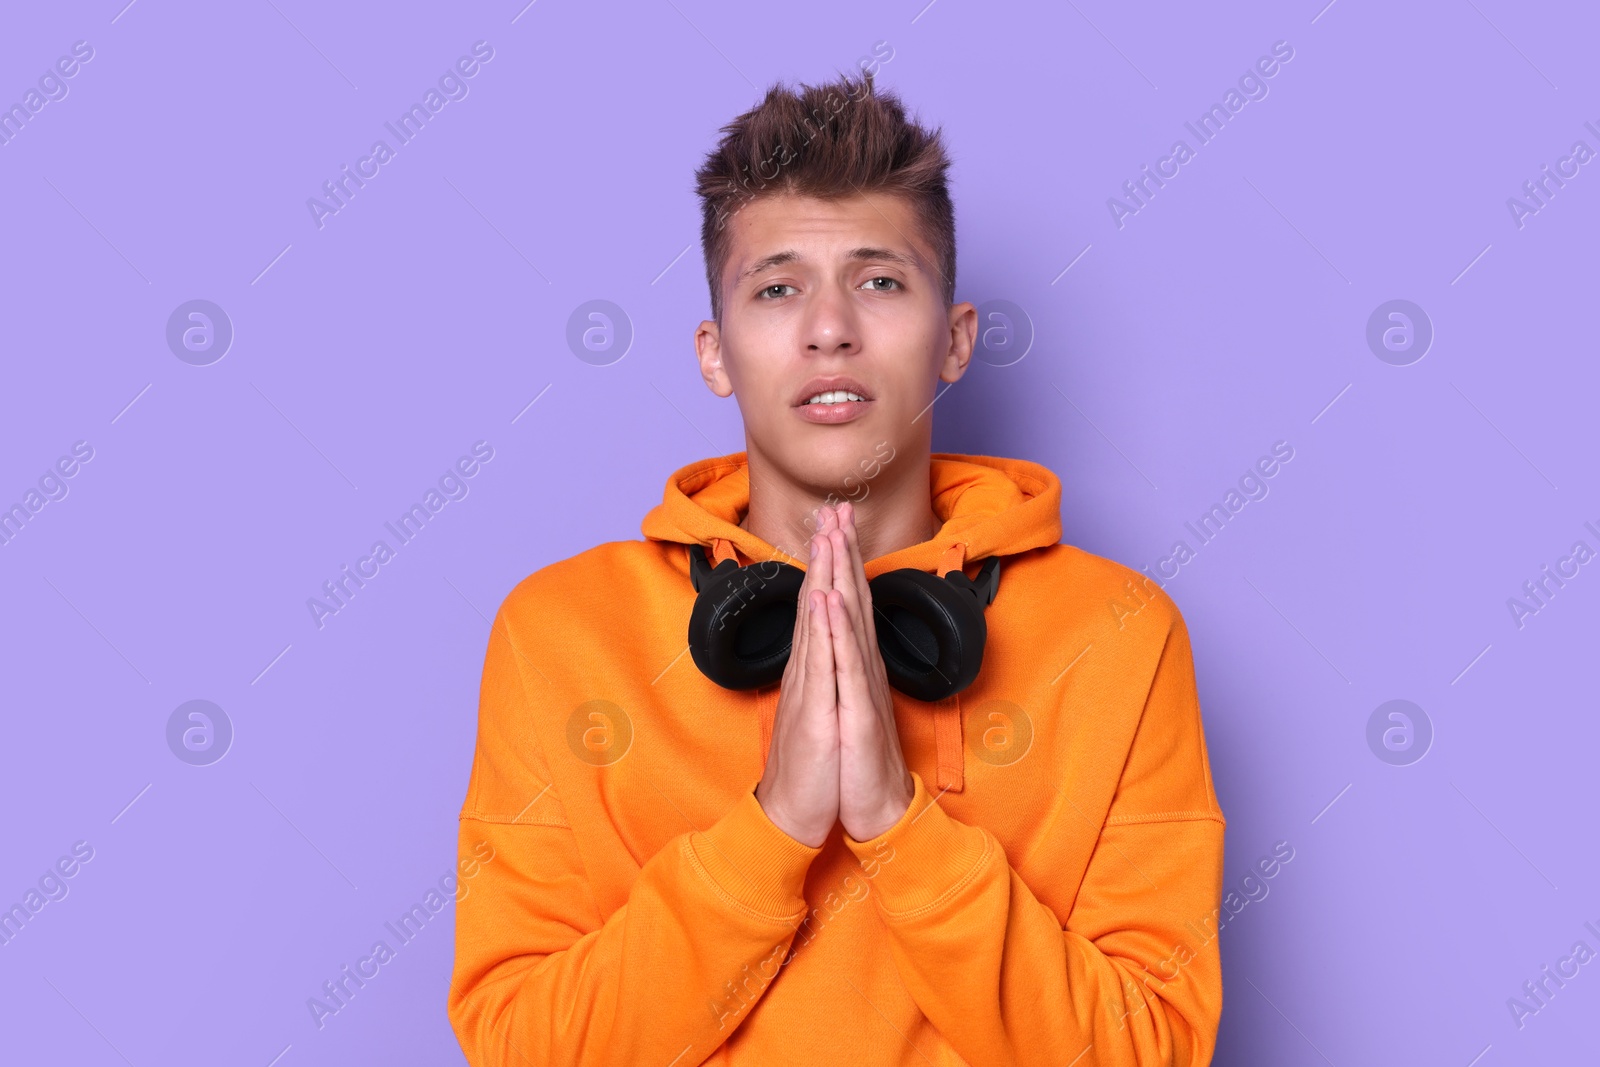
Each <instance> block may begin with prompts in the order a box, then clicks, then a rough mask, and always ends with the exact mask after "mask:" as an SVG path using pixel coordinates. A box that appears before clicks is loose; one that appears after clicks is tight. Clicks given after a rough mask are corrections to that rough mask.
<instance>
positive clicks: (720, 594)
mask: <svg viewBox="0 0 1600 1067" xmlns="http://www.w3.org/2000/svg"><path fill="white" fill-rule="evenodd" d="M805 577H806V575H805V571H803V570H801V569H800V568H799V567H795V566H791V565H790V564H787V563H779V562H778V561H777V560H768V561H766V562H765V563H757V564H752V565H750V566H748V567H740V566H739V564H738V563H737V562H736V561H734V560H731V559H725V560H723V561H722V562H721V563H718V564H717V565H716V567H715V568H714V569H713V568H712V566H711V561H710V560H709V559H708V558H707V557H706V550H705V547H704V546H703V545H690V546H689V578H690V581H692V582H693V583H694V588H695V592H697V593H698V594H699V595H698V596H697V597H696V598H695V602H694V611H693V612H692V613H691V614H690V616H689V653H690V655H692V656H693V657H694V663H695V666H697V667H699V668H700V673H701V674H704V675H705V676H706V677H707V678H710V679H711V680H712V681H713V682H716V683H717V684H718V685H720V686H722V687H723V688H724V689H755V688H759V687H761V686H766V685H772V684H774V683H775V682H777V681H779V680H780V679H781V678H782V677H783V669H784V666H785V664H787V663H788V661H789V647H790V645H791V643H792V642H793V639H794V618H795V612H796V611H797V610H798V609H799V603H800V586H801V584H802V583H803V582H804V581H805ZM868 584H869V585H870V586H871V587H872V607H873V615H874V618H873V622H874V625H875V627H876V629H877V632H878V651H879V653H880V654H881V655H882V656H883V665H884V668H885V670H886V672H887V673H888V675H889V684H890V685H892V686H894V687H895V688H896V689H898V690H900V692H902V693H904V694H906V695H907V696H909V697H912V698H914V699H916V700H925V701H934V700H943V699H945V698H946V697H950V696H954V695H955V694H956V693H959V692H961V691H962V690H963V689H965V688H967V686H969V685H971V684H972V683H973V682H974V681H975V680H976V679H977V677H978V668H979V667H981V666H982V665H983V645H984V641H985V639H986V638H987V637H988V633H989V627H988V624H987V622H985V620H984V616H983V609H984V608H985V607H987V606H988V605H989V604H991V603H992V602H993V601H994V598H995V595H996V594H997V593H998V592H999V591H1000V557H999V556H990V557H989V558H988V559H986V560H984V561H983V566H982V567H981V568H980V569H979V571H978V577H977V579H976V580H974V579H971V578H968V577H967V576H966V575H965V574H963V573H962V572H961V571H960V570H959V569H958V570H952V571H950V572H949V573H948V574H946V575H945V576H944V577H943V578H937V577H935V576H934V575H932V574H929V573H928V572H927V571H920V570H917V569H916V568H914V567H904V568H901V569H900V570H894V571H888V572H887V573H884V574H880V575H878V576H877V577H876V578H873V579H872V580H871V581H870V582H869V583H868Z"/></svg>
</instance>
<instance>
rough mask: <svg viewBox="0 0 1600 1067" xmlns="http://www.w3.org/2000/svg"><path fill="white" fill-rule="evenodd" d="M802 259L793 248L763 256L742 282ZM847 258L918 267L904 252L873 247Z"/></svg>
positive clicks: (850, 252)
mask: <svg viewBox="0 0 1600 1067" xmlns="http://www.w3.org/2000/svg"><path fill="white" fill-rule="evenodd" d="M800 258H801V256H800V253H799V252H796V251H795V250H794V249H792V248H791V249H785V250H784V251H782V252H774V253H773V254H772V255H770V256H763V257H762V258H760V259H758V260H756V261H755V262H754V263H752V264H751V265H750V266H749V267H748V268H746V269H745V270H744V272H743V273H741V274H740V275H739V278H740V280H741V281H742V280H744V279H745V278H749V277H751V276H753V275H756V274H760V273H761V272H762V271H766V270H771V269H772V268H773V267H781V266H784V265H785V264H789V263H794V262H796V261H797V260H799V259H800ZM846 258H848V259H854V260H866V259H881V260H884V261H886V262H889V263H894V264H896V265H898V266H901V267H904V268H906V269H907V270H916V269H917V266H918V263H917V261H916V260H915V259H913V258H912V257H911V256H908V255H906V254H905V253H903V252H896V251H895V250H894V249H892V248H873V247H871V246H863V247H861V248H852V249H851V250H850V251H849V252H848V253H846Z"/></svg>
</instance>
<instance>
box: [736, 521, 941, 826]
mask: <svg viewBox="0 0 1600 1067" xmlns="http://www.w3.org/2000/svg"><path fill="white" fill-rule="evenodd" d="M817 514H818V527H817V532H816V533H815V534H814V535H813V536H812V538H811V561H810V563H809V564H808V565H807V567H806V575H805V582H804V584H803V585H802V586H801V587H800V597H799V603H798V605H797V607H796V611H795V624H794V639H793V644H792V645H791V646H790V652H789V661H788V664H787V666H785V668H784V672H783V679H782V682H781V683H780V685H779V690H778V709H777V712H776V715H775V717H774V719H773V725H772V743H771V746H770V747H769V749H768V751H767V764H766V769H765V771H764V772H763V774H762V777H761V783H760V785H758V786H757V787H756V799H757V800H758V801H760V803H761V807H762V809H763V810H764V811H765V812H766V813H767V818H769V819H771V820H772V822H773V824H774V825H775V826H777V827H778V828H779V829H780V830H782V831H783V832H784V833H786V834H788V835H789V836H790V837H792V838H794V839H795V840H797V841H799V842H801V843H802V844H805V845H808V846H810V847H812V848H816V847H818V846H820V845H821V844H822V843H823V841H824V840H826V839H827V836H828V833H829V832H830V831H831V830H832V829H833V824H834V822H835V820H837V821H838V822H839V823H841V824H842V825H843V826H844V830H845V833H847V834H849V835H850V836H851V837H852V838H854V839H855V840H857V841H868V840H871V839H872V838H874V837H877V836H878V835H879V834H881V833H883V832H884V831H885V830H887V829H889V828H890V827H891V826H893V825H894V824H895V823H897V822H899V821H900V818H901V816H902V815H904V814H905V812H906V809H907V808H908V807H909V806H910V804H911V798H912V793H913V789H914V785H915V783H914V782H913V781H912V778H911V772H910V770H909V769H908V768H907V767H906V762H905V757H904V755H903V754H902V753H901V750H900V735H899V732H898V731H897V730H896V728H895V721H894V698H893V696H892V693H891V691H890V689H889V676H888V673H887V671H885V669H884V666H883V656H882V655H881V654H880V653H879V652H878V632H877V626H876V625H875V624H874V622H873V617H872V590H871V588H870V587H869V586H868V584H867V576H866V570H865V568H864V566H863V564H862V561H861V549H860V544H859V542H858V539H857V534H856V524H855V508H854V507H853V506H852V505H851V504H848V503H846V504H841V505H840V506H839V507H838V508H837V509H835V508H832V507H826V506H825V507H822V508H819V509H818V512H817Z"/></svg>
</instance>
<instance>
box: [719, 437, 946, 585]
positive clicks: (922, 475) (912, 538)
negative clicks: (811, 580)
mask: <svg viewBox="0 0 1600 1067" xmlns="http://www.w3.org/2000/svg"><path fill="white" fill-rule="evenodd" d="M748 456H749V474H750V507H749V510H748V511H747V512H746V513H745V516H744V519H743V521H741V522H740V523H739V525H740V527H741V528H743V529H745V530H749V531H750V532H751V533H753V534H755V535H756V536H757V537H759V538H761V539H762V540H763V541H765V542H767V544H769V545H772V546H773V547H774V548H776V549H778V550H780V551H782V552H785V553H787V554H788V555H790V556H793V557H794V558H796V559H798V560H799V561H800V562H801V563H802V564H804V563H805V561H806V560H807V558H808V557H809V555H810V552H809V550H808V548H807V546H808V545H809V543H810V540H811V535H812V534H813V533H815V532H816V529H817V522H816V514H815V509H817V508H819V507H821V506H823V505H824V504H832V505H833V506H834V507H837V506H838V505H839V504H842V503H845V502H846V501H849V502H850V504H851V506H852V507H853V508H854V509H855V513H856V530H857V536H858V538H859V539H860V546H861V559H862V562H863V563H865V562H867V561H869V560H874V559H877V558H878V557H879V556H886V555H888V554H889V553H891V552H897V551H899V550H900V549H902V548H907V547H909V546H911V545H917V544H921V543H922V542H924V541H929V540H932V538H933V536H934V535H935V534H937V533H938V532H939V529H940V527H941V526H943V525H944V524H943V522H942V521H941V520H940V518H939V516H938V513H936V512H935V511H934V510H933V501H932V498H931V496H930V495H929V494H930V483H929V475H930V472H931V468H932V461H931V459H930V458H929V455H928V453H926V452H923V453H922V454H921V455H920V456H919V457H918V458H917V459H915V460H913V459H912V458H911V456H910V455H908V454H907V453H905V452H902V453H901V455H900V456H898V457H896V459H895V461H894V462H893V463H892V464H887V465H885V466H883V467H881V468H879V471H878V474H877V477H875V478H872V479H870V480H869V479H866V478H863V477H861V476H860V475H857V476H855V477H853V478H852V479H851V484H850V486H848V487H847V486H837V487H835V488H833V489H832V490H829V491H827V492H822V493H818V492H816V491H815V490H814V489H812V488H811V487H809V486H804V485H798V484H796V483H795V482H793V481H790V480H788V479H786V478H784V477H783V476H782V475H781V474H780V473H779V472H778V471H777V470H776V469H775V468H774V467H773V466H772V465H771V464H769V463H766V462H765V461H764V460H763V459H762V458H761V457H760V456H759V454H758V453H755V452H749V453H748ZM830 493H831V494H832V498H833V499H832V500H831V501H830V500H829V499H828V497H829V494H830ZM852 496H853V497H854V499H853V500H852V499H851V498H852Z"/></svg>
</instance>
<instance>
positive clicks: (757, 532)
mask: <svg viewBox="0 0 1600 1067" xmlns="http://www.w3.org/2000/svg"><path fill="white" fill-rule="evenodd" d="M724 133H725V136H724V138H723V140H722V142H721V143H720V144H719V145H718V147H717V149H716V150H715V151H714V152H713V153H711V155H710V156H709V157H708V159H707V160H706V163H705V165H704V166H703V167H702V169H701V170H700V172H699V175H698V179H699V190H700V194H701V197H702V199H703V206H704V228H703V232H702V238H703V243H704V251H705V257H706V264H707V274H708V279H709V282H710V286H711V303H712V314H713V317H712V319H711V320H709V321H706V322H703V323H701V324H700V327H699V329H698V331H697V332H696V334H695V345H696V348H697V350H698V353H699V365H700V373H701V376H702V377H703V378H704V379H705V382H706V384H707V386H708V387H709V388H710V389H711V390H712V391H713V392H714V393H716V394H717V395H718V396H723V397H726V396H730V395H731V396H734V397H735V398H736V399H737V401H738V404H739V410H740V413H741V414H742V416H743V419H744V425H745V441H746V451H745V452H741V453H737V454H734V455H731V456H723V457H720V458H716V459H708V460H703V461H701V462H698V463H694V464H691V465H690V466H687V467H684V468H683V469H681V470H679V471H678V472H677V473H675V474H674V475H673V476H672V477H671V479H670V480H669V481H668V482H667V486H666V493H665V496H664V499H663V501H662V503H661V505H660V506H659V507H657V508H655V509H654V510H652V511H651V512H650V513H649V514H648V515H647V516H646V517H645V520H644V526H643V533H644V536H645V540H643V541H623V542H615V543H611V544H604V545H600V546H598V547H596V548H594V549H591V550H589V551H587V552H584V553H582V554H580V555H578V556H575V557H573V558H572V559H568V560H563V561H561V562H558V563H554V564H551V565H550V566H547V567H545V568H543V569H542V570H540V571H538V572H537V573H535V574H533V575H531V576H529V577H528V578H527V579H525V580H524V581H523V582H522V583H521V584H519V585H518V586H517V587H516V589H515V590H513V591H512V593H511V595H510V596H508V597H507V598H506V600H505V602H504V603H503V604H502V605H501V608H500V611H499V613H498V615H497V617H496V618H495V621H494V625H493V628H492V630H491V633H490V638H489V649H488V656H487V661H486V663H485V666H484V673H483V685H482V691H481V703H480V707H479V718H478V738H477V752H476V756H475V759H474V762H473V766H472V775H471V781H470V784H469V786H468V789H467V797H466V803H465V805H464V807H463V809H462V812H461V834H460V850H461V858H462V861H461V871H462V888H463V895H460V896H458V900H459V905H458V910H457V914H456V961H455V972H454V976H453V983H452V987H451V991H450V996H449V1013H450V1019H451V1023H452V1025H453V1026H454V1028H455V1032H456V1034H457V1036H458V1038H459V1039H460V1042H461V1046H462V1048H463V1049H464V1050H465V1052H466V1054H467V1058H468V1060H469V1061H470V1062H472V1063H473V1064H476V1065H482V1067H487V1065H491V1064H493V1065H499V1064H512V1065H533V1064H541V1065H542V1064H640V1065H649V1067H689V1065H692V1064H701V1063H715V1064H761V1065H772V1064H832V1063H851V1064H860V1065H876V1064H906V1065H910V1064H972V1065H975V1067H998V1065H1013V1064H1014V1065H1044V1064H1050V1065H1066V1064H1076V1065H1079V1067H1091V1065H1113V1064H1115V1065H1134V1064H1137V1065H1140V1067H1155V1065H1157V1064H1164V1065H1173V1067H1178V1065H1182V1067H1201V1065H1204V1064H1207V1063H1209V1062H1210V1060H1211V1055H1212V1049H1213V1047H1214V1042H1215V1036H1216V1030H1217V1023H1218V1018H1219V1015H1220V1013H1221V1007H1222V987H1221V965H1220V957H1219V954H1218V945H1217V939H1216V934H1217V930H1218V917H1219V900H1220V895H1221V884H1222V846H1223V827H1224V820H1223V815H1222V812H1221V810H1220V808H1219V807H1218V805H1217V798H1216V794H1215V791H1214V790H1213V787H1212V782H1211V776H1210V770H1209V766H1208V764H1207V758H1206V746H1205V737H1204V733H1203V731H1202V727H1201V719H1200V709H1199V705H1198V702H1197V700H1196V696H1195V684H1194V675H1193V665H1192V661H1191V655H1190V646H1189V637H1188V632H1187V630H1186V629H1185V626H1184V623H1183V620H1182V618H1181V616H1180V615H1179V613H1178V610H1177V608H1176V607H1175V606H1174V605H1173V603H1172V601H1171V600H1170V599H1168V597H1167V596H1166V595H1165V594H1164V593H1162V592H1161V591H1160V590H1159V589H1157V588H1155V587H1154V586H1153V585H1150V584H1148V583H1147V582H1146V581H1145V580H1143V579H1142V578H1141V577H1140V576H1139V575H1137V574H1136V573H1135V572H1133V571H1131V570H1129V569H1127V568H1124V567H1122V566H1120V565H1118V564H1116V563H1113V562H1111V561H1109V560H1105V559H1102V558H1099V557H1097V556H1093V555H1090V554H1088V553H1086V552H1083V551H1080V550H1079V549H1077V548H1074V547H1072V546H1070V545H1064V544H1060V543H1059V542H1060V539H1061V522H1060V482H1059V481H1058V480H1057V478H1056V477H1055V475H1053V474H1052V473H1051V472H1050V471H1048V470H1046V469H1045V468H1044V467H1041V466H1039V465H1038V464H1035V463H1030V462H1027V461H1024V460H1015V459H1001V458H992V457H983V456H965V455H954V454H943V453H939V454H930V446H931V438H932V431H931V425H932V411H931V407H932V404H933V401H934V398H935V389H936V388H937V387H938V384H939V382H941V381H943V382H954V381H956V380H957V379H959V378H960V377H961V376H962V374H963V373H964V372H965V370H966V368H967V365H968V361H969V359H970V357H971V355H972V347H973V342H974V338H975V335H976V331H977V325H978V324H977V313H976V310H975V309H974V307H973V305H972V304H970V303H960V304H957V303H954V285H955V233H954V214H953V211H952V208H951V203H950V199H949V195H948V193H947V191H946V186H945V171H946V168H947V167H948V160H947V158H946V156H945V154H944V150H943V148H942V146H941V143H940V139H939V135H938V133H937V131H935V132H933V133H929V132H928V131H926V130H924V129H922V128H921V127H919V126H918V125H916V124H914V123H912V122H909V121H908V120H907V118H906V116H905V113H904V110H903V108H902V106H901V105H900V103H899V101H898V100H897V99H895V98H894V97H893V96H892V95H889V94H885V93H880V92H877V91H876V90H875V89H874V88H873V86H872V84H871V81H870V79H868V80H864V81H856V80H850V79H844V80H841V81H840V82H839V83H838V84H836V85H833V86H829V87H820V88H817V87H802V92H801V93H799V94H794V93H791V92H788V91H783V90H780V89H776V88H775V89H773V90H772V91H771V92H769V93H768V95H767V97H766V99H765V100H764V101H763V102H762V103H761V104H760V106H758V107H756V108H755V109H754V110H752V111H750V112H749V113H747V114H745V115H743V116H741V117H740V118H739V119H738V120H736V121H735V122H734V123H732V124H731V125H729V126H728V127H725V130H724ZM997 559H998V560H1000V561H1001V562H1000V564H999V565H998V567H999V570H998V572H997V570H996V565H995V564H994V563H993V562H992V561H994V560H997ZM713 567H714V568H715V569H714V570H713ZM736 567H737V568H739V569H735V568H736ZM790 567H793V568H796V569H795V570H790V569H788V568H790ZM801 571H803V575H802V574H801V573H799V572H801ZM896 572H899V573H898V574H897V573H896ZM906 572H921V573H920V574H915V575H912V576H911V578H910V579H907V578H906ZM997 580H998V581H997ZM897 581H898V582H900V584H899V585H895V584H894V583H895V582H897ZM996 582H997V584H996ZM930 585H931V586H934V587H938V588H937V589H935V590H934V591H932V592H929V591H928V587H929V586H930ZM697 588H698V589H700V592H698V593H697ZM907 588H914V589H917V590H922V592H920V593H917V594H916V596H912V595H910V594H907V593H906V592H905V590H906V589H907ZM918 596H921V597H923V599H922V600H918V599H917V597H918ZM875 597H877V598H878V599H879V601H881V602H879V603H875V602H874V598H875ZM708 600H714V601H716V603H715V604H711V605H709V606H708ZM930 605H931V606H930ZM785 610H786V611H787V612H788V614H784V611H785ZM775 611H776V614H774V612H775ZM708 612H710V614H707V613H708ZM763 612H764V613H765V614H763ZM789 615H792V618H793V621H792V626H791V624H790V623H789V621H788V617H789ZM773 618H778V619H779V620H780V625H781V629H780V630H776V631H775V630H773V629H772V628H771V622H772V619H773ZM708 620H709V621H708ZM762 626H767V627H768V629H767V631H766V633H765V634H763V633H762V632H761V628H762ZM774 635H776V636H777V637H778V638H780V639H782V638H787V641H781V642H780V643H783V644H787V645H789V646H790V647H789V649H788V650H787V658H786V659H785V658H783V655H782V654H779V655H777V656H776V658H775V657H774V655H773V654H772V649H773V648H774V647H776V646H774V645H773V643H772V639H773V638H774ZM985 635H986V638H985ZM686 645H694V649H693V655H690V654H689V653H690V651H691V649H690V648H688V647H686ZM919 650H920V651H919ZM781 652H782V650H780V653H781ZM908 652H910V653H917V655H910V656H909V658H908ZM918 655H920V657H921V658H920V659H918V658H917V656H918ZM719 657H720V658H719ZM891 664H892V666H891ZM708 672H709V673H710V675H713V676H716V677H717V678H718V679H719V680H713V677H711V676H708ZM892 682H893V684H892ZM907 690H910V692H908V691H907ZM914 694H915V695H914Z"/></svg>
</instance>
